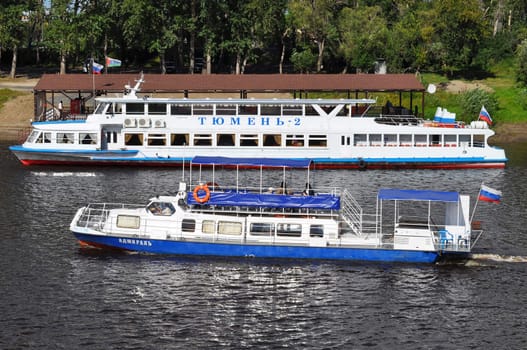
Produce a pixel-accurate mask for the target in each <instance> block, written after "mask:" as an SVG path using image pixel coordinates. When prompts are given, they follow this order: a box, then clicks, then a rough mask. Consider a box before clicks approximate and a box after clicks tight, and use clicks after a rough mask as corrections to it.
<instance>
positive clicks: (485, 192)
mask: <svg viewBox="0 0 527 350" xmlns="http://www.w3.org/2000/svg"><path fill="white" fill-rule="evenodd" d="M479 200H481V201H485V202H491V203H499V202H500V200H501V191H498V190H495V189H493V188H490V187H488V186H485V185H481V189H480V190H479Z"/></svg>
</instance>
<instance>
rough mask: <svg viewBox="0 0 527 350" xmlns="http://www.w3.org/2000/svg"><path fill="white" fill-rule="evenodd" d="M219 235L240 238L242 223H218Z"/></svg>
mask: <svg viewBox="0 0 527 350" xmlns="http://www.w3.org/2000/svg"><path fill="white" fill-rule="evenodd" d="M218 233H219V234H221V235H233V236H239V235H241V234H242V223H241V222H236V221H220V222H218Z"/></svg>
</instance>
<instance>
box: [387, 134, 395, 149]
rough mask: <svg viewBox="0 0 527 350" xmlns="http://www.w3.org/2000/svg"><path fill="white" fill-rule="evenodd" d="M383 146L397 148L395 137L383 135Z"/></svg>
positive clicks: (393, 135)
mask: <svg viewBox="0 0 527 350" xmlns="http://www.w3.org/2000/svg"><path fill="white" fill-rule="evenodd" d="M384 145H385V146H397V135H395V134H384Z"/></svg>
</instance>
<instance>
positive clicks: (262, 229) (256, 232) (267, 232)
mask: <svg viewBox="0 0 527 350" xmlns="http://www.w3.org/2000/svg"><path fill="white" fill-rule="evenodd" d="M249 232H250V234H251V236H272V235H273V234H274V224H273V223H267V222H254V223H251V226H250V230H249Z"/></svg>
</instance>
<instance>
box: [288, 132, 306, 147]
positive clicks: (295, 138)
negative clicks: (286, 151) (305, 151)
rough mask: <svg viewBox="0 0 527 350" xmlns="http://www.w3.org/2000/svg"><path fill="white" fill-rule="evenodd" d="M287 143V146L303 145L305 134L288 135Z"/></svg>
mask: <svg viewBox="0 0 527 350" xmlns="http://www.w3.org/2000/svg"><path fill="white" fill-rule="evenodd" d="M285 145H286V147H303V146H304V135H286V136H285Z"/></svg>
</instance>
